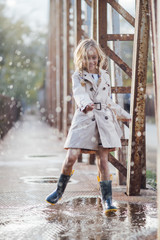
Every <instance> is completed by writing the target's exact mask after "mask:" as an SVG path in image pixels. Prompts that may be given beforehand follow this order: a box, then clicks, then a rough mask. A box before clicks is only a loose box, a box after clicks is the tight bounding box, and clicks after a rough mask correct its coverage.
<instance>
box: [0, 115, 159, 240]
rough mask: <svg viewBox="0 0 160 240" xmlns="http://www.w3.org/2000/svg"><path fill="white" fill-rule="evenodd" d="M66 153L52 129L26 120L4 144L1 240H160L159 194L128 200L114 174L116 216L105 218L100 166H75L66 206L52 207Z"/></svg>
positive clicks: (0, 156) (63, 202)
mask: <svg viewBox="0 0 160 240" xmlns="http://www.w3.org/2000/svg"><path fill="white" fill-rule="evenodd" d="M65 154H66V151H65V150H63V142H62V140H58V139H57V137H56V136H55V133H54V131H53V129H52V128H51V127H49V126H48V125H47V124H45V123H44V122H41V121H39V119H38V117H36V116H34V115H25V116H24V118H23V119H22V121H19V122H17V123H16V124H15V127H14V128H12V129H11V130H10V131H9V133H8V135H7V136H6V137H5V138H4V140H3V141H1V142H0V182H1V184H0V240H8V239H9V240H12V239H15V240H17V239H18V240H21V239H25V240H26V239H30V240H41V239H42V240H51V239H52V240H53V239H63V240H64V239H65V240H72V239H78V240H84V239H90V240H93V239H96V240H102V239H103V240H105V239H106V240H110V239H116V240H123V239H125V240H126V239H129V240H130V239H149V240H151V239H156V230H157V208H156V192H155V191H153V190H151V189H150V190H143V191H141V196H139V197H128V196H126V195H125V190H126V189H125V187H119V186H117V185H116V177H115V169H114V168H113V167H111V173H112V174H113V182H114V184H113V185H114V186H113V198H114V201H115V204H116V205H117V207H118V211H117V213H116V214H115V215H110V216H104V215H103V213H102V207H101V204H100V201H99V198H98V197H99V190H98V184H97V180H96V176H97V169H96V166H95V165H88V164H87V160H86V158H85V159H84V161H83V163H76V165H75V168H74V169H75V173H74V175H73V176H72V178H71V182H70V183H69V184H68V186H67V189H66V192H65V194H64V196H63V198H62V200H61V201H60V202H59V203H58V204H57V205H55V206H51V205H48V204H47V203H46V202H45V200H44V199H45V197H46V195H47V194H48V193H50V192H51V191H52V190H53V189H54V188H55V187H56V183H55V182H56V181H57V178H58V176H59V174H60V169H61V165H62V162H63V159H64V157H65Z"/></svg>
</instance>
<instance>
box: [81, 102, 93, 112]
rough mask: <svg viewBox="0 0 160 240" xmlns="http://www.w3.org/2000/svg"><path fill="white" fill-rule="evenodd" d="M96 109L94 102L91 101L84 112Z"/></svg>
mask: <svg viewBox="0 0 160 240" xmlns="http://www.w3.org/2000/svg"><path fill="white" fill-rule="evenodd" d="M93 109H94V103H91V104H89V105H87V106H86V107H85V109H84V110H83V112H84V113H87V112H89V111H92V110H93Z"/></svg>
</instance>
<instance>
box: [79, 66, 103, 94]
mask: <svg viewBox="0 0 160 240" xmlns="http://www.w3.org/2000/svg"><path fill="white" fill-rule="evenodd" d="M99 71H100V78H101V82H100V83H99V84H98V85H97V84H96V83H95V82H94V80H93V78H92V76H91V74H90V73H88V72H87V71H85V70H83V79H84V81H85V80H87V81H89V82H90V83H91V84H92V85H93V89H94V90H95V91H96V92H97V91H98V89H99V86H100V85H101V83H102V81H103V75H104V74H105V73H106V71H105V70H103V69H99Z"/></svg>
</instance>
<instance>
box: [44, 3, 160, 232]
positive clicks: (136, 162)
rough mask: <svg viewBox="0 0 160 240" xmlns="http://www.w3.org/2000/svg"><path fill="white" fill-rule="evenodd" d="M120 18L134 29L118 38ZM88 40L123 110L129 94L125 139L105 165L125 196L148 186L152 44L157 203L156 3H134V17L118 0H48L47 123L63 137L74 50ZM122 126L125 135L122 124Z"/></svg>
mask: <svg viewBox="0 0 160 240" xmlns="http://www.w3.org/2000/svg"><path fill="white" fill-rule="evenodd" d="M133 1H134V0H133ZM120 16H122V17H123V18H124V19H125V20H126V21H127V22H128V23H129V24H130V25H131V26H132V28H133V33H132V34H131V33H128V32H127V29H126V33H125V34H121V31H120ZM108 28H110V33H109V31H108ZM90 37H91V38H94V39H95V40H96V41H97V42H98V43H99V44H100V45H101V47H102V49H103V50H104V51H105V53H106V55H107V56H108V58H109V60H112V61H111V63H110V71H111V79H112V94H113V98H114V99H115V101H116V102H117V103H118V104H120V105H122V107H123V98H122V94H125V93H131V102H130V104H131V108H130V113H131V115H132V122H131V124H130V126H129V128H130V129H129V130H130V138H129V141H128V140H127V139H125V134H124V136H123V139H122V145H123V147H122V149H121V150H119V151H118V152H117V153H116V156H115V157H113V156H112V155H110V156H109V161H110V162H111V163H112V164H113V165H114V166H115V167H116V168H117V169H118V170H119V184H125V183H126V185H127V189H126V192H127V194H128V195H139V194H140V189H141V188H146V146H145V143H146V142H145V131H146V129H145V98H146V79H147V58H148V46H149V40H150V42H151V50H152V63H153V81H154V86H155V113H156V123H157V129H158V156H157V169H158V170H157V178H158V179H157V182H158V187H157V189H158V202H159V205H160V190H159V189H160V174H158V171H160V1H159V0H136V1H135V17H133V16H132V15H131V14H130V13H129V12H127V10H126V9H125V8H124V7H122V6H121V5H120V4H119V2H118V0H50V21H49V47H48V66H47V67H48V69H47V81H46V96H47V98H46V108H47V116H48V121H49V123H50V124H51V125H53V127H54V128H56V129H57V132H58V134H59V136H60V137H65V136H66V135H67V132H68V129H69V126H70V123H71V120H72V116H73V113H74V109H75V104H74V101H73V99H72V90H71V75H72V73H73V71H74V66H73V51H74V48H75V47H76V46H77V44H78V42H79V40H80V39H84V38H90ZM121 41H132V42H133V56H132V66H129V65H128V63H127V62H125V61H124V60H123V59H122V57H121V55H120V48H121V45H120V42H121ZM158 60H159V61H158ZM124 76H127V78H128V79H130V80H131V85H129V86H124V81H123V79H124ZM121 127H122V129H123V131H124V126H123V124H122V126H121ZM93 157H94V156H91V157H90V161H91V160H92V159H93ZM127 161H128V164H127ZM159 209H160V207H159ZM159 212H160V210H159ZM159 214H160V213H159ZM159 219H160V216H159ZM159 225H160V224H159ZM159 229H160V226H159ZM159 235H160V233H159Z"/></svg>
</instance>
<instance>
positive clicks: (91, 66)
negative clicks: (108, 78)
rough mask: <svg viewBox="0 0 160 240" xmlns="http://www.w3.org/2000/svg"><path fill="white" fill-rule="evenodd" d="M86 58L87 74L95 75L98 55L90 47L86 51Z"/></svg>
mask: <svg viewBox="0 0 160 240" xmlns="http://www.w3.org/2000/svg"><path fill="white" fill-rule="evenodd" d="M87 58H88V71H89V73H97V68H96V67H97V65H98V53H97V50H96V49H95V48H94V47H90V48H89V49H88V50H87Z"/></svg>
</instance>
